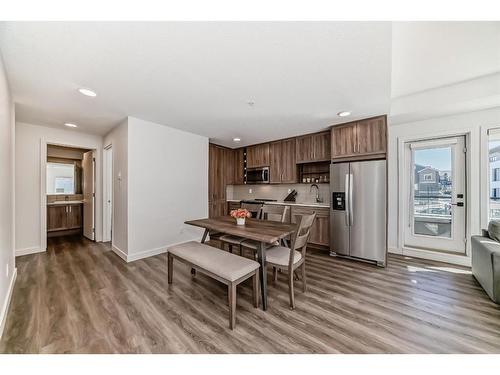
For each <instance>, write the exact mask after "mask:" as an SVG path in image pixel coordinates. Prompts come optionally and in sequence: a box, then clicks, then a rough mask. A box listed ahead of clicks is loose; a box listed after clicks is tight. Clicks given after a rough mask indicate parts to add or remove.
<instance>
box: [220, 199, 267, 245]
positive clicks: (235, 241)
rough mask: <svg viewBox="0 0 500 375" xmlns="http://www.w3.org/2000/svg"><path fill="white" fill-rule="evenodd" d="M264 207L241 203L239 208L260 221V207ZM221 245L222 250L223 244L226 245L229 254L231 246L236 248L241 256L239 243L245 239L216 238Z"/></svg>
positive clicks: (260, 204)
mask: <svg viewBox="0 0 500 375" xmlns="http://www.w3.org/2000/svg"><path fill="white" fill-rule="evenodd" d="M263 206H264V205H263V204H262V203H242V204H241V208H245V209H247V210H248V211H250V212H251V213H252V217H253V216H255V217H256V218H257V219H260V217H261V215H262V207H263ZM217 240H219V241H220V242H221V243H222V248H224V244H226V243H227V244H228V246H229V252H230V253H232V252H233V246H237V247H238V251H239V253H240V255H241V246H240V245H241V242H243V241H244V240H245V238H242V237H238V236H233V235H230V234H224V235H222V236H219V237H218V238H217Z"/></svg>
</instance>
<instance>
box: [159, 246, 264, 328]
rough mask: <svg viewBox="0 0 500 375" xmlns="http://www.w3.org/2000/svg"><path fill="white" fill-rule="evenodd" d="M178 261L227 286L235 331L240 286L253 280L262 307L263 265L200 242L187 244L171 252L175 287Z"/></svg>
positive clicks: (256, 302) (170, 268) (255, 296)
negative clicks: (174, 269) (260, 287)
mask: <svg viewBox="0 0 500 375" xmlns="http://www.w3.org/2000/svg"><path fill="white" fill-rule="evenodd" d="M174 259H177V260H179V261H181V262H182V263H185V264H187V265H189V266H190V267H191V268H194V269H195V270H197V271H199V272H201V273H204V274H205V275H207V276H210V277H211V278H213V279H215V280H218V281H220V282H222V283H224V284H226V285H227V291H228V300H229V327H230V328H231V329H234V327H235V325H236V286H237V285H238V284H240V283H241V282H243V281H245V280H246V279H248V278H250V277H252V278H253V292H252V294H253V304H254V306H255V307H259V272H258V271H259V267H260V265H259V263H257V262H255V261H253V260H251V259H247V258H243V257H240V256H238V255H234V254H230V253H228V252H226V251H223V250H220V249H217V248H215V247H212V246H208V245H205V244H202V243H199V242H195V241H191V242H186V243H183V244H180V245H175V246H171V247H169V248H168V283H169V284H172V275H173V262H174Z"/></svg>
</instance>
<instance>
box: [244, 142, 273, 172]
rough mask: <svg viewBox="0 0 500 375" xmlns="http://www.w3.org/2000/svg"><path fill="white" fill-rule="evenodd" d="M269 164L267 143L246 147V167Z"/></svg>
mask: <svg viewBox="0 0 500 375" xmlns="http://www.w3.org/2000/svg"><path fill="white" fill-rule="evenodd" d="M268 166H269V143H263V144H260V145H254V146H248V147H247V168H256V167H268Z"/></svg>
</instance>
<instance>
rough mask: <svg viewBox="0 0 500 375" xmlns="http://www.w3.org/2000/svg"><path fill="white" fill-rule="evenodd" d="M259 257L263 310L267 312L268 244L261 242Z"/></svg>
mask: <svg viewBox="0 0 500 375" xmlns="http://www.w3.org/2000/svg"><path fill="white" fill-rule="evenodd" d="M257 257H258V260H259V263H260V269H259V273H260V275H259V276H260V277H259V278H260V292H261V295H262V310H267V267H266V244H265V243H263V242H261V243H260V244H259V246H258V248H257Z"/></svg>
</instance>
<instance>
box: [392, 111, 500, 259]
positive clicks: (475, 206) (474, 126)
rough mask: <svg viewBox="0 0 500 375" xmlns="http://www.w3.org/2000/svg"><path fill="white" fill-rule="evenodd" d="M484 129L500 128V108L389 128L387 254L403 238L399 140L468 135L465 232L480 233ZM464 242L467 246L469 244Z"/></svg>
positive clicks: (482, 214)
mask: <svg viewBox="0 0 500 375" xmlns="http://www.w3.org/2000/svg"><path fill="white" fill-rule="evenodd" d="M488 126H490V127H491V126H500V108H495V109H489V110H484V111H476V112H468V113H462V114H457V115H453V116H445V117H437V118H431V119H426V120H421V121H415V122H409V123H405V124H400V125H392V126H390V127H389V150H388V152H389V157H388V159H389V161H388V168H389V172H388V173H389V175H388V178H389V185H388V193H389V197H390V199H389V202H388V203H389V217H388V225H389V238H388V242H389V249H390V251H392V252H395V253H400V252H401V251H402V248H401V242H402V241H401V240H400V239H401V236H402V235H403V228H400V227H399V226H398V221H399V218H398V208H399V206H400V205H401V204H402V197H401V196H400V193H401V192H402V186H400V184H399V176H398V163H399V158H398V156H399V153H398V147H400V143H401V141H402V140H411V139H422V138H428V137H436V136H445V135H455V134H468V136H469V144H468V163H469V164H468V171H467V173H468V176H467V177H468V178H467V179H468V181H469V191H468V194H467V195H468V198H469V201H468V203H469V205H468V218H467V220H468V223H467V225H468V233H469V235H470V234H472V235H474V234H478V233H480V232H481V225H482V224H481V222H482V220H481V219H482V216H484V215H485V214H486V213H483V212H482V211H481V201H482V197H481V194H482V187H481V172H480V171H481V170H482V169H483V167H484V163H488V160H487V153H486V155H485V156H481V155H482V153H481V148H482V147H483V145H482V143H481V127H488ZM482 159H484V160H482ZM483 195H484V194H483ZM484 199H487V198H484ZM400 200H401V202H400ZM483 221H484V220H483ZM468 242H469V244H470V241H468ZM467 255H468V258H470V248H469V247H468V251H467ZM441 260H447V261H454V259H452V258H446V259H445V258H443V259H441ZM455 261H456V259H455ZM469 262H470V259H467V260H465V261H464V262H463V264H468V263H469Z"/></svg>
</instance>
